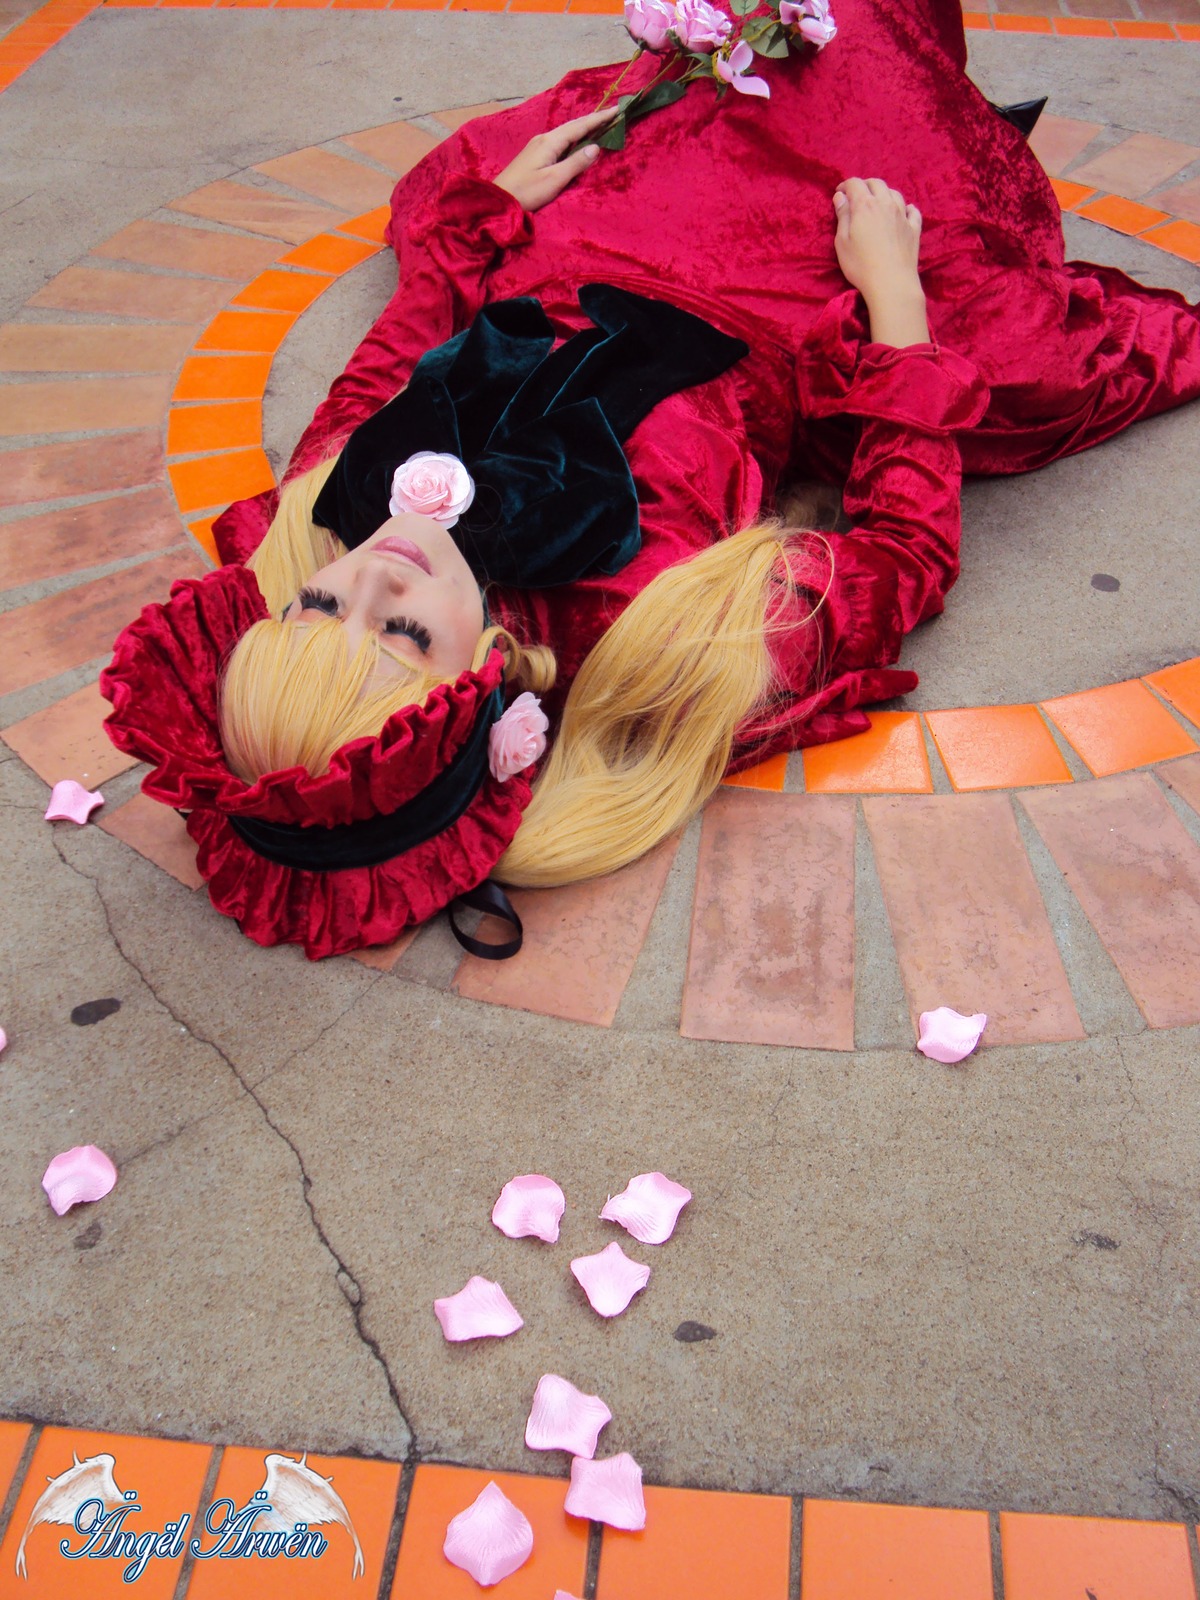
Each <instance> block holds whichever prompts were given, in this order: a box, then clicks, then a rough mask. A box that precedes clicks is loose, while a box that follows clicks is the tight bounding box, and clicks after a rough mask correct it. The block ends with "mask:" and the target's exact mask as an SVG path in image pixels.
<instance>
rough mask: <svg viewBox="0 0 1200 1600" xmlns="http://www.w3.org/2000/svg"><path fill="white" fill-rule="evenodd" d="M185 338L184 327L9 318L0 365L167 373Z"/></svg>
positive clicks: (188, 337) (1, 333)
mask: <svg viewBox="0 0 1200 1600" xmlns="http://www.w3.org/2000/svg"><path fill="white" fill-rule="evenodd" d="M216 287H220V286H219V285H217V286H216ZM191 343H192V334H191V330H190V329H188V328H168V327H154V328H101V327H96V326H94V325H92V326H86V325H83V324H76V325H70V324H69V325H67V326H63V325H61V324H59V323H53V322H9V323H5V324H3V325H0V370H3V371H5V372H173V371H174V370H175V368H176V367H177V366H178V365H179V363H180V361H182V359H183V357H184V355H185V354H186V352H187V351H188V349H189V348H190V347H191Z"/></svg>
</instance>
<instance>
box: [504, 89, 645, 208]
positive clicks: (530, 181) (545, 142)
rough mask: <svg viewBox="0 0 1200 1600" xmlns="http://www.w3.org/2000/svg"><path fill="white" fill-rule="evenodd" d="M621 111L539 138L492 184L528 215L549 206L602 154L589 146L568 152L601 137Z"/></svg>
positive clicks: (553, 130) (583, 120)
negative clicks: (595, 136) (591, 137)
mask: <svg viewBox="0 0 1200 1600" xmlns="http://www.w3.org/2000/svg"><path fill="white" fill-rule="evenodd" d="M617 110H618V107H616V106H609V108H608V109H607V110H606V111H593V112H592V113H591V114H590V115H589V116H586V117H575V118H573V119H572V120H571V121H570V122H564V123H563V124H562V126H561V127H558V128H551V129H550V131H549V132H548V133H539V134H536V135H535V136H534V137H533V138H532V139H531V140H530V141H529V143H528V144H527V145H526V146H525V148H524V150H522V151H521V153H520V155H519V156H516V157H515V158H514V159H513V160H512V161H510V162H509V164H508V166H506V167H505V169H504V171H503V172H501V173H500V174H499V175H498V176H497V177H495V178H493V179H492V182H493V183H494V184H495V185H496V187H497V188H498V189H504V190H506V191H507V192H508V193H509V194H511V195H512V197H513V198H514V200H518V201H520V203H521V205H522V206H523V207H524V208H525V210H526V211H537V210H538V209H539V208H540V207H541V206H544V205H548V204H549V202H550V201H551V200H553V199H555V198H556V196H558V195H560V194H561V193H562V192H563V190H564V189H565V188H566V187H567V185H568V184H569V183H570V182H571V181H572V180H573V179H575V178H577V177H578V176H579V174H580V173H581V172H586V171H587V169H588V168H589V167H590V166H591V164H592V162H593V161H595V159H596V157H597V156H598V155H599V154H600V147H599V145H595V144H585V145H584V146H583V148H582V149H579V150H575V151H574V153H573V154H571V155H568V154H567V151H569V150H571V148H572V146H573V145H577V144H578V143H579V141H580V140H581V139H586V138H587V136H588V134H590V133H599V131H600V129H601V128H603V127H606V126H607V124H608V123H610V122H611V121H612V119H613V118H614V117H615V116H616V114H617Z"/></svg>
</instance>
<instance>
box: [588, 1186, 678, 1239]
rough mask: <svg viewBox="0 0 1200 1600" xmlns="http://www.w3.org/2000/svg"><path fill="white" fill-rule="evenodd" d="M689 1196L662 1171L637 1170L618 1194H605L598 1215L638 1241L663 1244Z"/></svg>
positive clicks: (669, 1235)
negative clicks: (638, 1171) (601, 1208)
mask: <svg viewBox="0 0 1200 1600" xmlns="http://www.w3.org/2000/svg"><path fill="white" fill-rule="evenodd" d="M691 1198H692V1191H691V1190H690V1189H685V1188H684V1187H683V1185H682V1184H681V1183H672V1181H671V1179H670V1178H668V1177H667V1176H666V1175H665V1174H664V1173H661V1172H640V1173H639V1174H638V1175H637V1177H636V1178H630V1180H629V1182H628V1184H627V1185H626V1186H625V1188H624V1189H622V1191H621V1193H620V1194H614V1195H610V1196H609V1197H608V1200H607V1201H606V1202H605V1206H604V1210H603V1211H602V1212H601V1213H600V1217H601V1220H602V1221H604V1222H619V1223H620V1225H621V1226H622V1227H623V1228H624V1229H625V1230H626V1232H628V1233H631V1234H632V1235H633V1237H634V1238H635V1239H637V1240H639V1241H640V1242H641V1243H642V1244H665V1243H666V1241H667V1240H668V1239H669V1238H670V1237H671V1235H672V1234H673V1233H674V1232H675V1224H676V1222H677V1221H678V1219H679V1213H680V1212H681V1211H682V1210H683V1208H684V1206H685V1205H687V1203H688V1201H689V1200H690V1199H691Z"/></svg>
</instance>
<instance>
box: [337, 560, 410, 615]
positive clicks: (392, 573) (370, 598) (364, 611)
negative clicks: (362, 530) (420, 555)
mask: <svg viewBox="0 0 1200 1600" xmlns="http://www.w3.org/2000/svg"><path fill="white" fill-rule="evenodd" d="M411 587H412V583H411V579H410V577H409V574H408V570H407V569H406V567H405V565H404V563H403V562H399V561H392V560H390V559H389V558H388V557H387V556H376V555H371V554H368V555H367V556H366V557H365V558H364V560H363V561H362V563H361V564H360V566H359V568H358V571H357V572H356V574H355V580H354V594H353V597H352V603H351V607H350V609H351V611H356V612H359V613H360V615H361V620H362V622H363V624H364V625H365V626H368V627H369V626H372V625H375V626H377V625H378V622H379V618H380V617H381V616H386V615H388V614H389V613H390V611H391V609H392V608H393V606H394V605H395V603H396V601H397V600H402V599H403V598H404V596H405V595H407V594H408V593H409V590H410V589H411Z"/></svg>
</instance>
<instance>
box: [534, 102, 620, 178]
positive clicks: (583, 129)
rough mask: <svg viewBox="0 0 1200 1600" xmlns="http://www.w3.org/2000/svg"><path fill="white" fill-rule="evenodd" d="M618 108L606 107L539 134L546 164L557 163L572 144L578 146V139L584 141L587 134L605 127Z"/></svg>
mask: <svg viewBox="0 0 1200 1600" xmlns="http://www.w3.org/2000/svg"><path fill="white" fill-rule="evenodd" d="M618 110H619V107H617V106H615V105H614V106H608V107H606V108H605V110H603V111H591V112H589V113H588V115H587V116H586V117H573V118H572V119H571V121H570V122H564V123H562V124H560V126H559V127H557V128H551V129H550V130H549V131H548V132H546V133H543V134H539V135H538V138H539V140H541V141H543V143H544V148H545V150H546V154H547V157H548V163H547V164H549V162H551V161H557V160H558V158H559V156H561V155H562V153H563V151H564V150H569V149H570V148H571V146H572V145H573V144H578V143H579V141H580V139H586V138H587V136H588V134H589V133H596V132H597V131H598V130H599V129H601V128H603V127H605V126H606V125H607V124H608V123H610V122H611V121H612V119H613V118H614V117H615V116H616V114H617V111H618Z"/></svg>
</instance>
